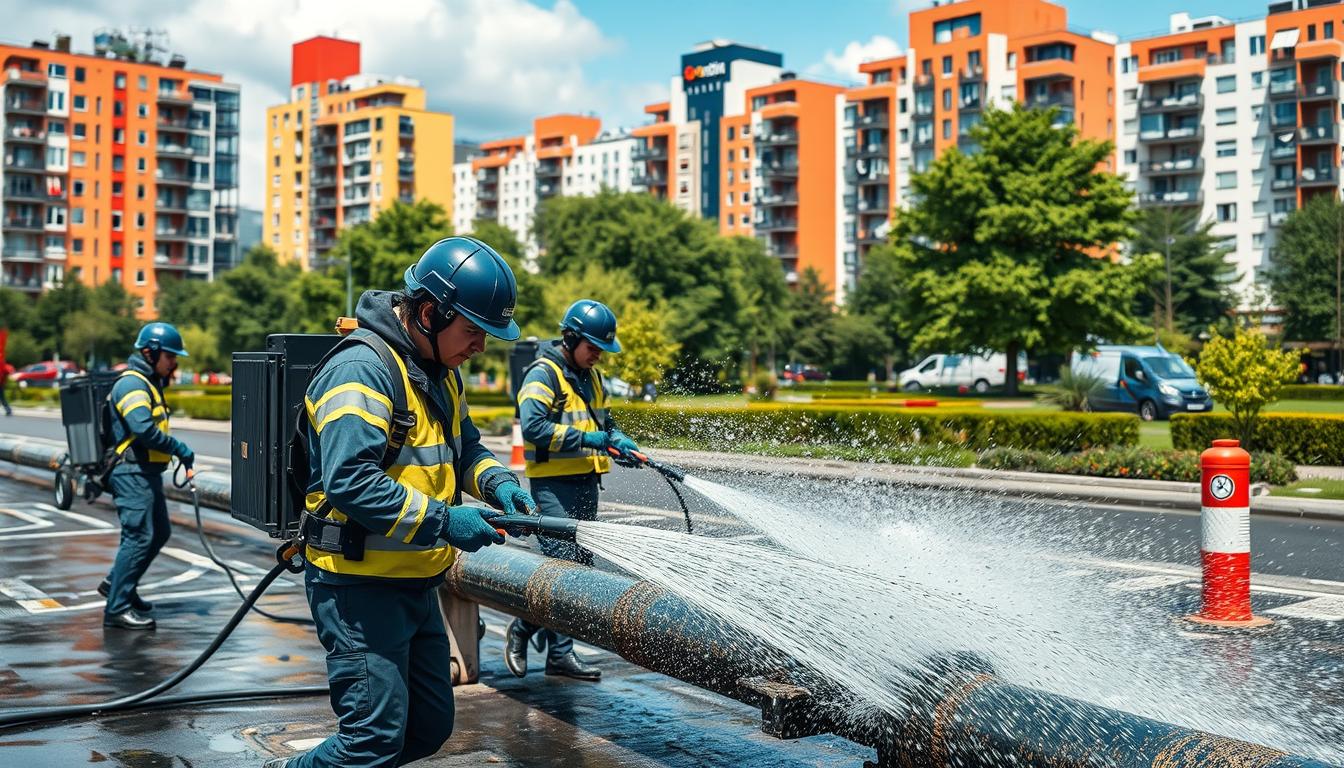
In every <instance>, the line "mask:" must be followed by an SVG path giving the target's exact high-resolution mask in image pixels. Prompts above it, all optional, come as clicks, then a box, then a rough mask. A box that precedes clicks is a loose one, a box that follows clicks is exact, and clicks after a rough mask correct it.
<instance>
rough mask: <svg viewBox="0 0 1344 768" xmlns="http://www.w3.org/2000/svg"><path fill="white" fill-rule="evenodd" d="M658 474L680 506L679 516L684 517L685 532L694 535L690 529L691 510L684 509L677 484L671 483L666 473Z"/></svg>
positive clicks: (684, 503)
mask: <svg viewBox="0 0 1344 768" xmlns="http://www.w3.org/2000/svg"><path fill="white" fill-rule="evenodd" d="M659 474H661V475H662V476H663V479H664V480H666V481H667V487H668V488H671V489H672V495H673V496H676V497H677V503H678V504H680V505H681V514H683V515H685V516H686V532H687V533H695V531H694V530H692V529H691V510H689V509H687V508H686V499H683V498H682V497H681V489H679V488H677V484H676V483H674V482H672V478H671V477H668V476H667V474H666V473H663V472H660V473H659Z"/></svg>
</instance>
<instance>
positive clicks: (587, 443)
mask: <svg viewBox="0 0 1344 768" xmlns="http://www.w3.org/2000/svg"><path fill="white" fill-rule="evenodd" d="M609 445H611V435H609V434H607V433H606V432H602V431H597V432H584V433H583V447H584V448H591V449H592V450H594V451H605V450H607V446H609Z"/></svg>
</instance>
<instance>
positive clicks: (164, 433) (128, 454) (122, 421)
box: [109, 357, 181, 470]
mask: <svg viewBox="0 0 1344 768" xmlns="http://www.w3.org/2000/svg"><path fill="white" fill-rule="evenodd" d="M141 369H144V370H141ZM147 370H150V369H149V365H148V364H147V363H145V362H144V361H142V360H141V359H140V358H134V357H133V358H131V361H130V367H129V368H127V369H126V370H124V371H122V372H121V375H120V376H118V377H117V380H116V382H115V383H114V384H113V385H112V392H111V394H110V395H109V402H110V404H111V406H112V408H113V409H114V411H115V413H114V414H113V418H112V436H113V439H114V440H115V441H116V445H115V448H116V452H117V453H118V454H121V455H123V459H124V461H126V462H128V463H132V464H139V465H142V466H144V465H149V468H150V469H159V470H162V469H163V467H162V466H159V467H154V466H153V465H166V464H167V463H168V461H169V459H171V458H172V457H173V455H174V454H175V453H178V452H180V448H179V446H180V445H181V443H180V441H179V440H177V438H175V437H173V436H172V429H171V427H170V426H169V424H168V406H167V404H166V403H165V402H164V399H163V392H162V391H161V390H160V389H159V387H158V386H157V385H156V384H154V382H153V381H152V380H151V379H150V376H149V374H146V373H145V371H147Z"/></svg>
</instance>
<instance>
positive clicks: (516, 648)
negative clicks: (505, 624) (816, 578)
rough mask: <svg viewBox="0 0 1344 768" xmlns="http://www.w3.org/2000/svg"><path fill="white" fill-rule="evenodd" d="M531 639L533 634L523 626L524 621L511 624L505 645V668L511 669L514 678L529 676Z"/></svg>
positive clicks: (520, 620) (514, 621)
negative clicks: (529, 641)
mask: <svg viewBox="0 0 1344 768" xmlns="http://www.w3.org/2000/svg"><path fill="white" fill-rule="evenodd" d="M531 637H532V633H530V632H528V631H527V628H526V627H524V626H523V620H522V619H514V620H513V622H512V623H511V624H509V629H508V632H507V638H506V640H505V643H504V666H506V667H508V668H509V671H510V672H512V673H513V674H514V677H525V676H526V675H527V641H528V640H529V639H531Z"/></svg>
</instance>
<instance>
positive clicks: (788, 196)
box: [755, 189, 798, 208]
mask: <svg viewBox="0 0 1344 768" xmlns="http://www.w3.org/2000/svg"><path fill="white" fill-rule="evenodd" d="M755 204H756V206H757V207H758V208H773V207H776V206H794V205H797V204H798V190H796V189H795V190H790V191H788V192H777V193H774V194H760V193H757V195H756V203H755Z"/></svg>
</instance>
